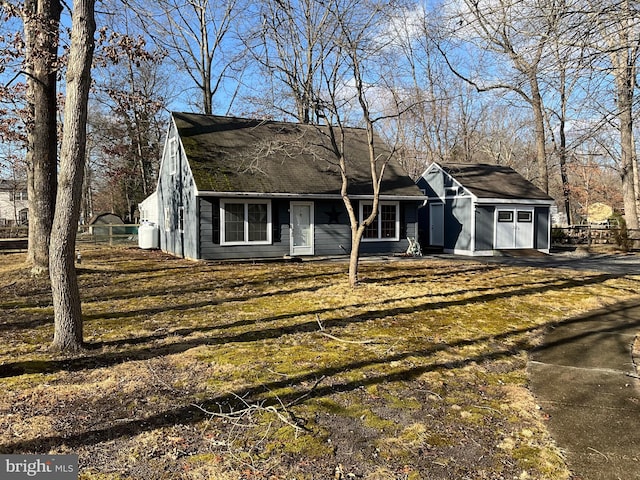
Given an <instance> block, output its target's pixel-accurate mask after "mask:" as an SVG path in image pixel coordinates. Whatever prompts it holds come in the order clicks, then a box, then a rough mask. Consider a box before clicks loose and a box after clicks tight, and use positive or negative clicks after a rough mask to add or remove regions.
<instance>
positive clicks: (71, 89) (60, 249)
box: [49, 0, 96, 351]
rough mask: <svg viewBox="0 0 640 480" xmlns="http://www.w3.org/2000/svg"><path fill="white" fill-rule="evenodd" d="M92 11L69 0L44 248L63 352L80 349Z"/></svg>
mask: <svg viewBox="0 0 640 480" xmlns="http://www.w3.org/2000/svg"><path fill="white" fill-rule="evenodd" d="M94 10H95V0H74V2H73V13H72V26H71V47H70V52H69V62H68V66H67V75H66V94H67V96H66V101H65V108H64V130H63V135H62V145H61V148H60V171H59V188H58V194H57V197H56V210H55V216H54V220H53V227H52V231H51V243H50V249H49V250H50V251H49V274H50V278H51V292H52V294H53V311H54V337H53V348H54V349H59V350H65V351H75V350H78V349H80V348H82V308H81V303H80V290H79V287H78V279H77V275H76V270H75V265H74V261H75V240H76V233H77V230H78V219H79V217H80V199H81V197H82V180H83V175H84V167H85V148H86V128H87V105H88V99H89V88H90V86H91V62H92V59H93V50H94V38H93V37H94V33H95V29H96V24H95V19H94Z"/></svg>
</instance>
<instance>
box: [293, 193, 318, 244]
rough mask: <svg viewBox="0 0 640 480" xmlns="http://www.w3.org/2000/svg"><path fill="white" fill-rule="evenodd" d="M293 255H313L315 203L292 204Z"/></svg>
mask: <svg viewBox="0 0 640 480" xmlns="http://www.w3.org/2000/svg"><path fill="white" fill-rule="evenodd" d="M290 214H291V249H290V250H291V255H313V202H291V205H290Z"/></svg>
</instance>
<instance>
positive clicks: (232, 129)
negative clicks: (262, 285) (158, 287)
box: [140, 112, 425, 260]
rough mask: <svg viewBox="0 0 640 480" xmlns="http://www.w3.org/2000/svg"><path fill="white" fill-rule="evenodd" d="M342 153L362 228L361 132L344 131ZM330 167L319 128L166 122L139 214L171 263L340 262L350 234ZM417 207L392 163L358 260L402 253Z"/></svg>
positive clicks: (367, 194)
mask: <svg viewBox="0 0 640 480" xmlns="http://www.w3.org/2000/svg"><path fill="white" fill-rule="evenodd" d="M374 141H375V145H376V153H377V154H378V155H379V157H380V158H381V159H386V158H388V156H389V155H390V153H389V150H388V148H387V147H385V146H384V145H383V143H382V141H381V140H380V139H379V138H376V139H375V140H374ZM345 152H346V154H345V156H346V161H347V170H348V177H349V189H348V194H349V196H350V198H351V199H352V201H353V202H354V207H355V212H356V215H357V216H358V218H359V219H363V218H365V217H366V216H367V215H368V214H369V212H370V211H371V208H372V200H373V189H372V181H371V175H370V172H369V153H368V141H367V132H366V131H365V130H362V129H346V130H345ZM336 164H337V158H336V156H335V154H334V153H333V149H332V144H331V138H330V136H329V135H328V129H327V127H321V126H317V125H306V124H297V123H287V122H276V121H267V120H255V119H244V118H233V117H224V116H216V115H201V114H193V113H175V112H174V113H172V115H171V121H170V125H169V130H168V134H167V137H166V142H165V147H164V151H163V155H162V162H161V166H160V174H159V178H158V185H157V188H156V191H155V192H154V194H153V195H152V196H151V197H149V198H148V199H147V200H145V201H144V202H143V203H142V204H141V207H140V208H141V211H143V212H144V214H143V215H142V216H143V217H146V218H145V219H146V220H147V222H152V223H156V225H157V231H158V235H159V246H160V248H161V249H162V250H163V251H166V252H169V253H172V254H174V255H176V256H179V257H184V258H191V259H205V260H224V259H251V258H277V257H283V256H303V255H306V256H311V255H316V256H322V255H344V254H348V253H349V251H350V248H351V231H350V228H349V219H348V215H347V211H346V208H345V206H344V203H343V200H342V196H341V186H342V180H341V175H340V173H339V170H338V168H337V166H336ZM424 200H425V197H424V195H423V194H422V192H421V191H420V189H419V188H418V187H417V186H416V185H415V182H413V180H412V179H411V178H410V177H409V176H408V175H407V173H406V172H405V171H404V169H403V168H402V167H401V166H400V164H399V163H398V162H397V161H396V159H395V158H391V160H390V161H389V164H388V166H387V168H386V171H385V175H384V177H383V181H382V191H381V195H380V205H379V209H378V217H377V219H376V221H375V222H374V224H373V225H371V226H370V227H369V228H368V229H367V230H366V232H365V235H364V238H363V242H362V244H361V253H362V254H364V255H366V254H394V253H401V252H404V251H406V249H407V247H408V244H409V243H408V238H411V237H412V238H416V237H417V233H418V232H417V229H418V219H417V210H418V207H419V206H420V205H421V204H422V203H423V201H424ZM150 243H153V242H150Z"/></svg>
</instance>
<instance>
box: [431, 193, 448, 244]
mask: <svg viewBox="0 0 640 480" xmlns="http://www.w3.org/2000/svg"><path fill="white" fill-rule="evenodd" d="M429 245H431V246H434V247H442V246H444V205H443V204H442V203H432V204H430V205H429Z"/></svg>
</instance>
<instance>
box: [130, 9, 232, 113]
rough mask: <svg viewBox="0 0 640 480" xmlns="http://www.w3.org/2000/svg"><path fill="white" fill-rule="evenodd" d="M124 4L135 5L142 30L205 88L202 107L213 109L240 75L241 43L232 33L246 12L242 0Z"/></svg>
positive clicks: (196, 82)
mask: <svg viewBox="0 0 640 480" xmlns="http://www.w3.org/2000/svg"><path fill="white" fill-rule="evenodd" d="M124 3H125V4H126V5H128V6H129V7H130V8H133V9H134V10H135V12H136V14H137V15H138V17H139V19H140V23H141V27H142V29H143V30H144V31H146V33H147V34H148V35H149V37H150V38H152V39H153V42H154V43H155V44H156V45H157V46H158V47H160V48H162V49H164V50H166V51H167V52H168V54H169V58H170V60H171V61H172V62H173V64H174V65H175V66H176V67H177V69H178V70H179V71H180V72H182V73H183V74H184V75H186V76H187V77H188V78H189V79H191V81H192V82H193V84H194V85H195V86H196V88H197V89H198V91H199V92H200V101H199V102H197V104H196V105H197V107H198V110H200V111H202V113H205V114H211V113H212V112H213V106H214V99H215V97H216V94H217V93H218V92H219V91H220V90H221V89H222V88H224V86H225V82H227V81H228V80H229V79H230V78H231V77H233V76H234V75H236V73H237V72H235V71H234V68H235V67H236V66H237V62H238V61H239V59H240V58H241V57H242V52H241V51H240V49H239V45H240V44H239V43H237V42H236V43H233V44H232V35H231V34H232V32H233V28H234V27H235V23H234V22H235V19H236V17H237V16H238V14H239V12H240V11H241V6H240V4H239V0H223V1H213V0H189V1H187V0H157V1H154V2H147V1H144V0H125V2H124ZM234 81H235V80H234ZM228 108H230V106H228V107H227V109H228Z"/></svg>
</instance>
